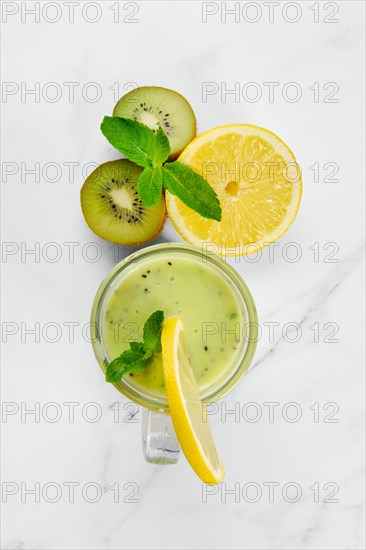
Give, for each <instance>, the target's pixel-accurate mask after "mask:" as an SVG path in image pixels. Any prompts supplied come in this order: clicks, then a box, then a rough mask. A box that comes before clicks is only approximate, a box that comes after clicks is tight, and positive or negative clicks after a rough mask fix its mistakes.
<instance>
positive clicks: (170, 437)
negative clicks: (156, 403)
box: [142, 408, 180, 464]
mask: <svg viewBox="0 0 366 550" xmlns="http://www.w3.org/2000/svg"><path fill="white" fill-rule="evenodd" d="M142 448H143V452H144V457H145V460H146V461H147V462H152V463H154V464H175V463H176V462H177V461H178V458H179V452H180V446H179V443H178V440H177V436H176V435H175V431H174V426H173V422H172V419H171V417H170V415H169V414H163V413H159V412H155V411H151V410H150V409H145V408H144V409H143V410H142Z"/></svg>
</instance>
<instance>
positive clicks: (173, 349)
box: [161, 317, 225, 484]
mask: <svg viewBox="0 0 366 550" xmlns="http://www.w3.org/2000/svg"><path fill="white" fill-rule="evenodd" d="M161 345H162V362H163V371H164V378H165V385H166V393H167V397H168V404H169V412H170V415H171V417H172V420H173V425H174V429H175V433H176V435H177V438H178V441H179V443H180V446H181V448H182V451H183V452H184V454H185V456H186V458H187V460H188V462H189V463H190V465H191V467H192V468H193V470H194V471H195V472H196V474H197V475H198V477H199V478H200V479H201V480H202V481H204V482H205V483H210V484H211V483H220V481H222V480H223V478H224V474H225V470H224V466H223V464H222V462H221V460H220V458H219V456H218V454H217V451H216V448H215V444H214V441H213V437H212V432H211V428H210V425H209V423H208V421H207V416H206V415H205V409H204V407H205V405H204V404H203V403H202V401H201V399H200V392H199V387H198V384H197V380H196V378H195V376H194V374H193V370H192V366H191V362H190V359H189V355H188V353H187V349H186V345H185V340H184V334H183V324H182V320H181V319H180V317H170V318H168V319H166V320H165V321H164V324H163V331H162V335H161Z"/></svg>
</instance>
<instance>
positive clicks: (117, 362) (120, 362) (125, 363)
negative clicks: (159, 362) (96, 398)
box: [106, 342, 152, 382]
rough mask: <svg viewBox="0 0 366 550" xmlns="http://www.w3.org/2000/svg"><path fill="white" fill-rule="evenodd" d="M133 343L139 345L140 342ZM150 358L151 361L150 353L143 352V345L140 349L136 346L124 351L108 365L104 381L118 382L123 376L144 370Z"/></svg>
mask: <svg viewBox="0 0 366 550" xmlns="http://www.w3.org/2000/svg"><path fill="white" fill-rule="evenodd" d="M131 343H132V342H131ZM134 343H136V344H141V342H134ZM130 345H131V344H130ZM150 358H151V359H152V354H151V352H150V353H148V354H147V353H146V352H145V349H144V346H143V344H142V348H140V349H137V346H136V348H135V349H132V348H131V349H127V350H125V351H124V352H123V353H121V355H120V356H119V357H116V358H115V359H113V361H111V362H110V363H109V365H108V367H107V371H106V381H107V382H119V380H121V378H122V376H124V375H125V374H127V373H129V372H132V371H137V370H143V369H145V368H146V366H147V361H148V360H149V359H150Z"/></svg>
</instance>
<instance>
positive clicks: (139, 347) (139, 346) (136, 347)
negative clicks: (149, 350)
mask: <svg viewBox="0 0 366 550" xmlns="http://www.w3.org/2000/svg"><path fill="white" fill-rule="evenodd" d="M130 348H131V349H132V350H133V351H140V352H141V353H145V346H144V343H143V342H130Z"/></svg>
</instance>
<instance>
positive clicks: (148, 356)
mask: <svg viewBox="0 0 366 550" xmlns="http://www.w3.org/2000/svg"><path fill="white" fill-rule="evenodd" d="M163 321H164V312H163V311H161V310H157V311H155V312H154V313H152V314H151V315H150V317H149V318H148V320H147V321H146V323H145V325H144V331H143V340H144V341H143V342H130V349H126V350H125V351H124V352H123V353H121V355H119V356H118V357H116V358H115V359H113V361H111V362H110V363H109V365H108V367H107V370H106V381H107V382H119V381H120V380H121V379H122V377H123V376H125V375H126V374H128V373H130V372H135V371H139V370H144V369H146V368H147V367H148V366H149V365H150V364H151V363H152V361H153V359H154V353H160V352H161V331H162V329H163Z"/></svg>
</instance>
